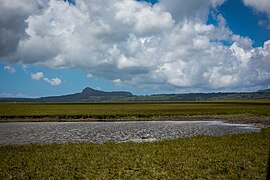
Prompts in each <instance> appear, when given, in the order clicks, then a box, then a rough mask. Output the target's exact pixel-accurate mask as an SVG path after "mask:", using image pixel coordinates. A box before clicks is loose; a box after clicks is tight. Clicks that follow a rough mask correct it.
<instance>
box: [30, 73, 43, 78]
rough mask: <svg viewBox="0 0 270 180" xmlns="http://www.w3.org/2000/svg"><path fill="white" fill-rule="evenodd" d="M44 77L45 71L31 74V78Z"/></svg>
mask: <svg viewBox="0 0 270 180" xmlns="http://www.w3.org/2000/svg"><path fill="white" fill-rule="evenodd" d="M43 78H44V75H43V72H37V73H35V74H31V79H33V80H41V79H43Z"/></svg>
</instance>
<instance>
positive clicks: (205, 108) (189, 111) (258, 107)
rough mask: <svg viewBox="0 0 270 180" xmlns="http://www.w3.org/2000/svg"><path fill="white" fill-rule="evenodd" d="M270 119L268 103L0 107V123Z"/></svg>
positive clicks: (88, 104)
mask: <svg viewBox="0 0 270 180" xmlns="http://www.w3.org/2000/svg"><path fill="white" fill-rule="evenodd" d="M203 115H230V116H265V117H267V116H268V117H269V116H270V101H224V102H219V101H216V102H210V101H208V102H176V103H175V102H173V103H171V102H168V103H166V102H165V103H164V102H160V103H159V102H156V103H0V119H2V120H3V119H14V118H18V119H20V118H58V119H65V118H66V119H68V118H71V119H80V118H90V119H91V118H93V119H115V118H149V117H163V116H203Z"/></svg>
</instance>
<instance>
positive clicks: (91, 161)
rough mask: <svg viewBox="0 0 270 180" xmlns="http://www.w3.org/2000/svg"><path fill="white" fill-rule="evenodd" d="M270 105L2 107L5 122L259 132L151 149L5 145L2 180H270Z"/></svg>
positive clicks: (0, 171) (0, 116)
mask: <svg viewBox="0 0 270 180" xmlns="http://www.w3.org/2000/svg"><path fill="white" fill-rule="evenodd" d="M269 117H270V101H237V102H236V101H225V102H177V103H169V102H168V103H166V102H156V103H90V104H88V103H1V104H0V119H1V121H2V122H3V123H4V122H8V121H122V120H123V121H124V120H128V121H133V120H144V121H145V120H157V119H158V120H198V119H200V120H201V119H206V118H207V120H209V119H213V120H217V119H218V120H225V121H228V122H236V123H253V124H260V125H261V126H262V127H265V128H263V129H262V130H261V131H260V132H257V133H246V134H237V135H226V136H222V137H210V136H198V137H192V138H182V139H175V140H163V141H158V142H151V143H132V142H129V143H114V142H108V143H104V144H91V143H75V144H74V143H73V144H72V143H66V144H44V145H37V144H29V145H0V159H1V161H0V179H41V178H62V179H72V178H73V179H74V178H75V179H76V178H84V179H87V178H88V179H131V178H135V179H136V178H137V179H200V178H203V179H205V178H206V179H266V175H267V167H268V158H269V149H270V143H269V139H270V129H269V128H267V127H269V124H270V123H269Z"/></svg>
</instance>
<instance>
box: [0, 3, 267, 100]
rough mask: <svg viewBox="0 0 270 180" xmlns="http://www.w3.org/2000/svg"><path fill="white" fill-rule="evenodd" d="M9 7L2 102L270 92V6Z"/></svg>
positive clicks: (1, 24)
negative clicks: (89, 94) (89, 92)
mask: <svg viewBox="0 0 270 180" xmlns="http://www.w3.org/2000/svg"><path fill="white" fill-rule="evenodd" d="M6 1H7V0H0V3H1V4H4V6H1V7H0V12H1V13H5V18H0V31H1V32H2V33H1V34H0V48H1V50H0V82H1V84H0V96H1V97H42V96H50V95H62V94H70V93H76V92H80V91H82V89H83V88H85V87H92V88H95V89H99V90H104V91H118V90H124V91H130V92H132V93H133V94H138V95H141V94H143V95H146V94H157V93H187V92H220V91H222V92H224V91H256V90H259V89H266V88H270V41H269V40H270V10H268V8H267V6H268V4H270V2H269V0H263V1H260V2H257V3H254V2H252V1H250V0H227V1H224V0H217V1H213V0H203V1H198V0H191V1H189V2H188V3H185V2H186V1H182V0H179V1H176V0H167V1H166V0H161V1H159V2H157V1H154V0H149V1H148V2H151V3H152V5H151V4H147V3H144V2H143V1H128V2H127V1H126V2H125V1H121V0H110V1H105V0H100V1H99V2H97V1H93V2H92V0H89V1H86V0H77V1H76V4H75V1H73V0H70V1H69V2H70V3H71V4H74V5H70V4H69V3H66V2H64V1H50V0H47V1H43V2H42V3H40V2H33V3H32V4H29V3H27V2H28V1H26V0H21V1H17V0H15V1H14V4H13V5H12V6H11V4H12V3H11V4H7V3H5V2H6ZM103 1H104V2H103ZM12 2H13V1H12ZM105 2H107V3H105ZM20 3H21V4H24V5H25V6H21V5H20ZM260 3H265V4H266V5H264V4H260ZM27 6H29V7H28V8H24V7H27ZM104 9H105V10H104ZM37 12H38V13H37ZM1 13H0V15H2V14H1ZM2 17H3V16H2ZM14 18H16V19H17V22H16V24H15V23H13V22H12V19H14Z"/></svg>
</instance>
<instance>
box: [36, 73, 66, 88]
mask: <svg viewBox="0 0 270 180" xmlns="http://www.w3.org/2000/svg"><path fill="white" fill-rule="evenodd" d="M31 78H32V79H33V80H43V81H45V82H47V83H49V84H51V85H52V86H58V85H60V84H61V83H62V80H61V79H59V78H58V77H56V78H52V79H49V78H47V77H45V76H44V74H43V72H37V73H35V74H31Z"/></svg>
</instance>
